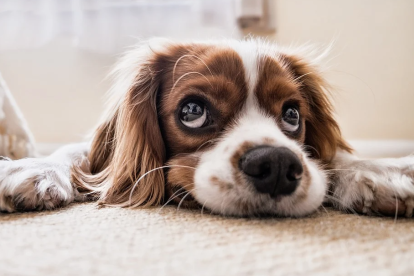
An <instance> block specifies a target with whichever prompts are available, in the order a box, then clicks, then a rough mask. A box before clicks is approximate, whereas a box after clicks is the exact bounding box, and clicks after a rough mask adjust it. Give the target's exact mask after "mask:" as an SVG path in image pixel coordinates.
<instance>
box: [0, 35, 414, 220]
mask: <svg viewBox="0 0 414 276" xmlns="http://www.w3.org/2000/svg"><path fill="white" fill-rule="evenodd" d="M171 43H172V42H171V41H168V40H159V39H158V40H151V41H150V42H148V43H144V44H142V45H140V46H139V47H137V48H135V49H133V50H131V51H129V52H128V53H127V54H126V55H125V56H124V57H123V58H122V59H121V61H120V62H119V63H118V66H117V67H116V68H115V70H114V71H113V76H114V78H115V82H114V85H113V87H112V89H111V91H110V98H109V101H108V109H107V111H106V113H105V117H104V118H103V120H102V121H103V122H105V121H106V120H107V118H110V117H112V116H113V115H114V112H115V110H117V108H118V107H119V105H120V103H121V101H122V100H123V98H124V97H125V94H126V93H127V91H129V90H130V89H131V88H132V87H133V86H134V85H135V84H136V83H135V81H136V75H137V74H139V73H140V72H141V71H140V70H141V69H140V68H142V66H144V65H145V64H146V61H147V60H148V58H150V57H152V56H153V55H155V54H156V53H157V52H163V51H165V49H166V48H167V47H168V45H171ZM202 43H203V44H207V45H210V44H211V45H214V46H219V47H230V48H232V49H234V50H235V51H236V52H237V53H238V54H239V56H240V57H241V59H242V61H243V67H244V68H243V69H244V70H243V71H244V73H245V76H246V80H247V82H248V97H247V100H246V103H245V105H244V107H243V110H242V111H241V112H240V114H239V116H238V118H237V120H236V122H235V123H234V124H233V125H232V126H230V127H229V128H228V129H227V130H226V131H225V133H224V135H223V136H222V139H221V140H220V141H219V142H218V143H217V144H216V145H215V146H214V148H213V149H211V150H209V151H206V152H204V153H203V154H202V156H201V160H200V163H199V165H198V167H197V169H196V172H195V177H194V182H195V189H194V196H195V198H196V199H197V200H198V201H199V203H201V204H202V205H205V206H207V207H208V208H210V209H211V210H213V211H214V212H217V213H221V214H232V215H255V214H258V213H270V214H277V215H285V216H301V215H305V214H308V213H310V212H312V211H314V210H315V209H316V208H318V207H319V206H320V205H321V203H322V200H323V198H324V196H325V192H326V186H327V178H326V176H325V173H324V171H323V170H322V169H321V168H319V167H318V164H317V163H316V162H315V161H313V160H311V159H309V158H308V157H307V156H306V154H305V153H304V151H303V150H302V148H301V146H300V145H299V144H297V143H296V142H295V141H293V140H292V139H289V138H288V137H287V136H286V135H284V133H283V132H282V131H281V130H280V129H279V127H278V125H277V124H276V121H275V118H272V117H269V116H268V115H265V114H264V113H262V112H261V111H260V109H259V106H258V104H257V100H256V98H255V96H254V93H253V91H254V88H255V86H256V83H257V80H258V77H259V76H258V72H259V68H258V64H259V63H258V60H259V59H260V58H262V57H263V56H264V55H269V56H272V57H274V58H277V55H278V52H279V51H281V48H279V47H278V46H276V45H270V44H269V43H264V42H262V41H257V40H248V41H233V40H230V41H224V42H217V41H212V42H202ZM283 51H286V50H283ZM293 53H294V54H297V53H298V52H295V51H294V52H293ZM314 61H317V62H319V61H318V60H317V59H314ZM241 70H242V69H241ZM264 139H267V140H266V141H267V142H266V143H267V144H268V145H271V146H275V147H287V148H289V149H290V150H292V151H293V152H294V153H295V154H296V155H298V157H300V159H301V160H302V163H303V166H304V167H306V168H307V170H308V172H309V179H307V180H306V179H303V180H302V182H303V181H308V183H309V188H308V189H307V190H306V196H305V197H304V198H303V197H302V199H301V200H298V193H299V192H300V191H301V186H299V188H298V189H297V190H296V191H295V192H294V193H293V194H292V195H290V196H285V197H283V198H281V199H280V200H278V201H276V200H274V199H272V198H271V197H270V196H269V195H265V194H259V193H257V192H256V191H255V189H254V187H252V185H249V184H248V183H236V180H235V179H233V178H234V170H235V168H233V166H232V164H231V163H230V158H231V157H232V156H233V154H234V153H235V151H236V150H237V149H238V148H239V147H240V146H241V145H242V144H243V143H244V142H250V143H253V144H254V145H261V144H263V141H264ZM89 147H90V145H89V144H78V145H71V146H66V147H63V148H62V149H60V150H58V151H57V152H56V153H54V154H52V155H51V156H49V157H47V158H39V159H21V160H17V161H11V160H1V161H0V211H8V212H13V211H16V210H17V207H20V208H22V209H23V210H32V209H52V208H55V207H56V206H62V205H66V204H68V203H70V202H72V201H74V200H85V197H84V196H81V195H79V193H77V191H76V189H75V188H74V187H73V186H72V184H71V182H70V168H71V166H72V165H73V164H76V163H79V162H84V161H85V160H86V156H87V152H88V150H89ZM331 165H332V166H333V167H334V169H333V170H332V171H330V173H331V174H333V175H334V177H335V179H336V182H335V183H331V189H332V191H331V192H332V194H333V197H334V198H335V200H332V201H333V203H334V205H335V206H336V207H337V208H340V209H346V210H348V209H351V208H352V207H353V206H355V203H358V202H363V205H364V208H363V212H366V213H370V211H371V207H372V206H373V204H374V205H375V204H376V205H378V204H380V203H381V202H382V201H384V200H388V201H389V200H392V199H393V197H396V198H399V199H401V200H403V201H404V202H405V205H406V206H407V210H406V216H412V213H413V208H414V188H413V177H414V157H413V156H410V157H405V158H401V159H383V160H359V159H357V158H356V157H354V156H352V155H350V154H344V153H341V152H339V153H338V154H337V156H336V157H335V160H334V162H333V163H332V164H331ZM213 176H214V177H217V179H219V180H220V181H221V182H223V183H226V184H227V188H228V189H227V190H226V191H223V190H220V188H219V187H218V186H215V185H214V184H213V183H212V182H211V178H212V177H213ZM301 185H303V183H301ZM378 191H381V192H382V193H378ZM240 202H242V203H244V204H245V205H247V206H248V210H247V211H242V210H241V209H240V208H239V207H238V205H237V203H240Z"/></svg>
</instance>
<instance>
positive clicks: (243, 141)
mask: <svg viewBox="0 0 414 276" xmlns="http://www.w3.org/2000/svg"><path fill="white" fill-rule="evenodd" d="M153 43H154V42H153ZM159 43H160V42H157V44H156V45H151V43H150V45H149V47H148V46H146V47H147V48H146V51H143V50H142V49H141V50H140V51H139V52H138V51H137V52H134V51H132V52H131V53H130V54H129V55H127V56H126V57H125V58H124V59H123V62H121V65H120V67H118V71H119V72H121V73H122V71H128V72H129V75H131V74H132V75H133V77H132V76H129V77H128V75H127V74H125V75H123V76H122V75H121V76H118V79H119V80H118V83H117V84H116V85H115V86H114V87H115V90H122V91H124V92H122V93H120V92H116V91H115V92H116V96H117V97H118V99H113V100H112V101H113V102H114V106H112V107H111V110H110V111H109V115H108V119H106V121H105V122H104V123H103V124H102V126H101V129H100V130H99V131H98V133H97V135H96V137H97V138H95V143H94V147H93V151H92V153H91V157H92V158H91V159H92V165H91V170H92V172H93V173H100V174H101V176H100V177H101V178H102V179H103V178H106V180H108V179H110V181H112V183H111V184H105V183H104V182H105V181H102V180H101V184H105V185H106V186H108V185H109V187H106V188H105V190H102V191H101V192H102V193H103V196H101V199H102V200H103V201H106V202H109V203H118V204H119V203H120V204H121V205H122V204H124V203H125V202H126V204H124V205H143V204H148V202H149V204H158V203H160V202H161V197H163V198H164V200H163V201H164V202H165V201H168V200H172V201H175V202H177V203H178V204H180V205H181V206H187V207H195V206H203V207H205V208H208V209H210V210H212V211H213V212H215V213H221V214H228V215H259V214H273V215H283V216H301V215H305V214H308V213H310V212H312V211H314V210H315V209H316V208H318V207H319V206H320V204H321V203H322V201H323V198H324V195H325V192H326V189H327V177H326V176H325V173H324V171H323V170H322V169H321V167H320V165H321V164H322V163H326V162H329V160H330V159H331V158H332V157H333V155H334V154H335V151H336V149H337V148H338V147H339V148H343V149H347V148H346V144H345V143H344V142H343V141H342V139H341V136H340V132H339V129H338V126H337V124H336V123H335V121H334V119H333V118H332V115H331V109H330V104H329V102H328V100H327V98H326V96H325V94H324V91H323V81H322V79H321V77H320V76H319V74H318V73H317V71H314V70H315V69H314V68H313V67H312V66H311V65H310V64H309V63H307V62H305V61H304V60H302V59H301V58H300V57H297V56H294V55H292V54H288V53H285V52H283V51H281V50H280V49H278V48H277V47H276V46H274V45H273V46H272V45H267V44H263V43H261V42H258V41H255V40H251V41H242V42H240V41H227V42H215V43H210V42H209V43H204V42H202V43H186V44H179V43H171V42H165V41H163V42H161V44H159ZM143 47H144V46H143ZM148 49H150V50H148ZM133 59H136V60H133ZM131 65H132V66H131ZM134 70H136V71H135V72H134ZM125 82H127V84H125ZM121 86H126V87H127V89H126V88H125V87H124V88H123V89H120V88H119V87H121ZM103 133H104V134H105V135H103ZM102 136H105V138H102ZM108 137H109V138H108ZM102 139H103V140H104V141H102ZM103 142H105V143H107V144H106V152H107V153H106V154H105V153H102V144H103ZM94 159H95V160H94ZM159 167H163V168H165V169H164V171H165V176H166V177H165V178H164V173H163V171H162V170H160V169H157V168H159ZM120 179H121V180H120ZM128 179H129V180H128ZM164 185H165V187H166V189H164ZM102 186H104V185H102ZM164 193H165V195H164ZM127 198H128V200H129V202H127Z"/></svg>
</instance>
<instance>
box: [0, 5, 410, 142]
mask: <svg viewBox="0 0 414 276" xmlns="http://www.w3.org/2000/svg"><path fill="white" fill-rule="evenodd" d="M273 4H274V5H273V6H274V7H273V8H274V9H275V11H276V25H277V33H276V36H275V37H274V39H276V41H278V42H279V43H281V44H291V43H297V44H301V43H305V42H312V43H322V44H328V43H329V42H330V41H331V40H332V39H335V44H334V49H333V52H332V55H331V57H332V59H331V60H330V62H329V64H330V70H329V71H327V72H326V77H327V78H328V80H329V81H330V82H331V83H332V84H334V85H335V87H336V88H337V89H336V90H335V91H334V92H333V94H334V98H335V101H336V108H337V111H338V119H339V121H340V122H341V125H342V128H343V132H344V134H345V136H346V137H347V138H349V139H414V121H413V120H414V108H413V107H412V105H413V103H414V77H413V75H414V67H413V66H412V65H413V64H414V35H413V34H414V16H412V12H413V11H414V1H411V0H364V1H359V0H337V1H329V0H312V1H309V0H276V2H274V3H273ZM114 61H115V57H112V56H107V55H100V54H96V53H91V52H87V51H83V50H80V49H76V48H72V47H70V41H68V40H66V39H65V38H61V39H59V40H57V41H55V42H54V43H52V44H49V45H47V46H45V47H43V48H40V49H33V50H14V51H7V52H0V71H1V72H2V74H3V76H4V78H5V79H6V81H7V82H8V84H9V87H10V89H11V91H12V92H13V94H14V95H15V97H16V100H17V102H18V104H19V105H20V107H21V109H22V111H23V113H24V115H25V116H26V118H27V120H28V123H29V126H30V127H31V129H32V130H33V132H34V135H35V138H36V140H37V141H38V142H42V143H66V142H73V141H79V140H81V138H82V136H83V135H84V134H86V133H87V132H88V130H89V129H90V128H92V127H93V126H94V125H95V123H96V121H97V120H98V118H99V115H100V112H101V110H102V102H103V101H102V96H103V94H104V92H105V91H106V90H107V88H108V82H107V81H103V78H104V76H105V75H106V73H107V72H108V71H109V69H110V66H111V65H112V64H113V62H114Z"/></svg>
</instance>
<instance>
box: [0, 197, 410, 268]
mask: <svg viewBox="0 0 414 276" xmlns="http://www.w3.org/2000/svg"><path fill="white" fill-rule="evenodd" d="M175 208H176V207H174V206H170V207H166V208H164V209H162V210H161V211H160V210H159V209H141V210H127V209H116V208H102V209H98V208H97V207H96V205H95V204H93V203H86V204H74V205H71V206H69V207H67V208H64V209H61V210H57V211H53V212H41V213H24V214H0V252H1V253H0V254H1V255H0V256H1V257H0V275H2V276H3V275H4V276H6V275H36V276H38V275H311V274H312V275H313V274H314V275H351V274H353V275H414V220H408V219H398V220H397V221H396V222H395V221H394V220H393V218H373V217H361V216H356V215H352V214H342V213H339V212H336V211H332V210H328V211H327V212H325V211H324V210H323V209H322V210H321V211H319V212H318V213H316V214H314V215H312V216H311V217H308V218H303V219H240V218H224V217H220V216H213V215H209V214H203V215H202V214H201V213H200V212H195V211H188V210H179V211H178V212H177V211H176V209H175Z"/></svg>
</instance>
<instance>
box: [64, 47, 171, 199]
mask: <svg viewBox="0 0 414 276" xmlns="http://www.w3.org/2000/svg"><path fill="white" fill-rule="evenodd" d="M155 60H156V58H155V54H154V52H152V51H151V50H150V49H149V46H148V45H144V46H141V48H140V49H138V50H134V51H132V52H131V53H129V54H127V55H126V56H125V57H124V58H123V59H122V60H121V62H120V63H119V65H118V66H117V68H116V70H115V78H116V82H115V85H114V86H113V89H112V92H111V93H112V98H111V99H110V103H111V106H110V107H109V109H108V112H107V115H106V117H105V118H104V120H103V122H102V123H101V124H100V126H99V127H98V129H97V131H96V133H95V135H94V139H93V142H92V147H91V151H90V154H89V157H88V159H89V161H90V167H89V169H90V172H85V171H82V170H81V168H80V167H74V168H73V172H72V176H73V180H74V182H75V184H76V185H77V186H78V188H80V190H86V191H90V192H91V193H92V194H95V196H96V197H98V198H99V202H100V203H102V204H105V205H116V206H121V207H129V206H131V207H136V206H150V205H157V204H160V203H161V201H162V198H163V196H164V185H165V183H164V173H163V170H162V169H157V168H160V167H161V166H162V165H163V164H164V161H165V147H164V142H163V139H162V136H161V132H160V128H159V126H158V116H157V105H156V99H157V91H158V88H159V81H160V80H159V79H160V77H159V76H158V75H159V73H157V71H156V70H155V69H154V67H155V65H154V63H155V62H156V61H155Z"/></svg>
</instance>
